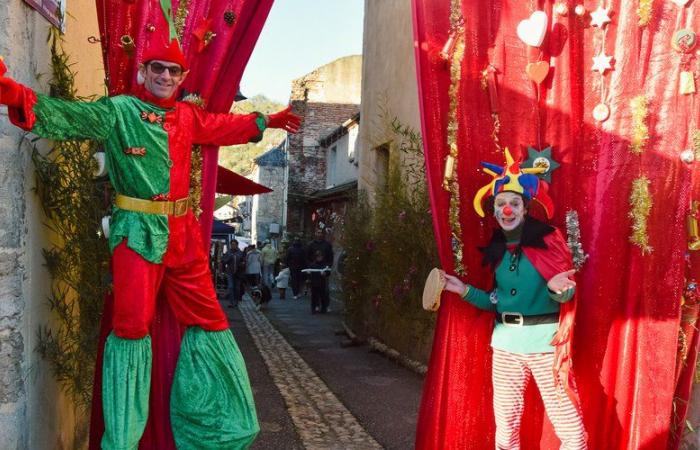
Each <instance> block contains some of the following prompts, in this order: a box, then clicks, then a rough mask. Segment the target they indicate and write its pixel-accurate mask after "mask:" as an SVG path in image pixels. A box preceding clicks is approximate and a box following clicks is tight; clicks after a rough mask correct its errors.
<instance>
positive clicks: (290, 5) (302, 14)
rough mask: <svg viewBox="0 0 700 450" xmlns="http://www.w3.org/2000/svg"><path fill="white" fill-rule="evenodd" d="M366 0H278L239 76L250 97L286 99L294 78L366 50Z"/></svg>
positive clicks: (284, 101) (243, 90)
mask: <svg viewBox="0 0 700 450" xmlns="http://www.w3.org/2000/svg"><path fill="white" fill-rule="evenodd" d="M364 4H365V2H364V0H275V3H274V4H273V5H272V10H271V11H270V15H269V16H268V18H267V22H266V23H265V26H264V28H263V30H262V33H261V34H260V38H259V39H258V43H257V45H256V46H255V49H254V50H253V54H252V56H251V58H250V62H249V63H248V66H247V67H246V70H245V73H244V74H243V79H242V80H241V92H242V93H243V95H245V96H247V97H253V96H255V95H258V94H263V95H265V96H266V97H268V98H270V99H271V100H275V101H278V102H280V103H287V101H288V100H289V94H290V91H291V83H292V80H294V79H296V78H299V77H301V76H303V75H306V74H307V73H309V72H311V71H313V70H314V69H315V68H317V67H319V66H322V65H324V64H326V63H329V62H331V61H333V60H335V59H337V58H339V57H341V56H347V55H359V54H361V53H362V20H363V14H364Z"/></svg>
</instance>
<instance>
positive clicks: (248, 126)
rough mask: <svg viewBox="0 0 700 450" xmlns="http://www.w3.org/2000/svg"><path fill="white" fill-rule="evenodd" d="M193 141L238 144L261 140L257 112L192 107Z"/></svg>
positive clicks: (197, 142) (198, 142)
mask: <svg viewBox="0 0 700 450" xmlns="http://www.w3.org/2000/svg"><path fill="white" fill-rule="evenodd" d="M192 114H193V126H192V130H193V132H192V142H193V143H194V144H201V145H218V146H221V145H236V144H246V143H248V142H251V141H256V140H258V141H259V140H260V138H261V137H262V130H260V128H259V127H258V124H257V123H256V119H257V118H258V114H257V113H251V114H217V113H210V112H207V111H205V110H203V109H202V108H198V107H195V106H193V107H192Z"/></svg>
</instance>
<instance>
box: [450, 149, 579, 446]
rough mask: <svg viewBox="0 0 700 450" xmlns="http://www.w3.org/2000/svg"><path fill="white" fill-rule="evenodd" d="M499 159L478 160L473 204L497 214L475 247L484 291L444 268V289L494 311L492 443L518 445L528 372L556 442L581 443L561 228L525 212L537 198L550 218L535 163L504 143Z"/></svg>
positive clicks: (569, 275) (572, 284) (567, 257)
mask: <svg viewBox="0 0 700 450" xmlns="http://www.w3.org/2000/svg"><path fill="white" fill-rule="evenodd" d="M505 152H506V163H507V164H506V166H505V167H499V166H496V165H494V164H487V163H483V164H484V166H485V167H486V172H487V173H488V174H490V175H491V176H493V180H492V181H491V183H489V184H488V185H486V186H484V187H483V188H482V189H480V190H479V192H478V193H477V196H476V198H475V199H474V208H475V209H476V212H477V213H478V214H479V215H480V216H481V217H484V216H485V213H484V207H483V205H482V203H485V204H487V205H488V207H489V208H490V209H492V211H493V215H494V217H495V219H496V222H498V225H499V228H497V229H496V230H494V232H493V235H492V238H491V241H490V243H489V244H488V245H487V246H486V247H484V248H483V249H482V252H483V254H484V262H485V263H486V264H488V265H489V266H490V268H491V269H492V270H493V279H494V280H495V285H494V286H493V289H492V290H491V291H484V290H481V289H478V288H476V287H474V286H472V285H470V284H466V283H464V282H463V281H462V280H461V279H459V278H458V277H456V276H454V275H449V274H445V278H446V282H447V283H446V285H445V289H447V290H448V291H451V292H454V293H456V294H458V295H460V296H461V297H462V298H463V299H464V300H466V301H467V302H469V303H471V304H472V305H474V306H476V307H477V308H480V309H484V310H487V311H493V312H495V313H496V314H495V325H494V329H493V333H492V336H491V347H492V349H493V410H494V415H495V422H496V448H497V449H519V448H520V420H521V416H522V414H523V410H524V407H525V405H524V403H525V402H524V398H525V397H524V395H525V390H526V388H527V386H528V384H529V382H530V380H534V382H535V383H536V384H537V387H538V390H539V393H540V396H541V397H542V402H543V403H544V407H545V410H546V412H547V416H548V417H549V419H550V421H551V422H552V425H553V426H554V432H555V433H556V435H557V437H558V438H559V439H560V441H561V447H560V448H561V449H565V450H585V449H586V448H587V444H586V432H585V429H584V425H583V419H582V416H581V409H580V401H579V398H578V393H577V390H576V385H575V380H574V377H573V372H572V371H571V352H570V347H571V341H570V339H571V334H572V327H573V315H574V312H575V298H574V293H575V290H576V281H574V279H573V277H574V272H575V271H574V270H573V264H572V258H571V252H570V251H569V248H568V247H567V244H566V240H565V239H564V237H563V236H562V233H561V232H560V231H559V230H558V229H556V228H554V227H552V226H550V225H548V224H546V223H544V222H541V221H539V220H536V219H535V218H533V217H531V216H530V215H529V214H528V213H529V210H530V209H531V208H532V207H533V206H535V205H537V206H541V207H543V208H544V212H545V215H546V217H547V218H551V216H552V213H553V204H552V202H551V200H550V198H549V197H548V196H547V188H548V185H547V184H546V182H545V181H543V180H541V179H539V178H538V177H537V175H536V174H537V173H541V170H540V168H521V167H520V163H519V162H516V161H514V160H513V158H512V156H511V155H510V152H509V151H508V149H506V150H505Z"/></svg>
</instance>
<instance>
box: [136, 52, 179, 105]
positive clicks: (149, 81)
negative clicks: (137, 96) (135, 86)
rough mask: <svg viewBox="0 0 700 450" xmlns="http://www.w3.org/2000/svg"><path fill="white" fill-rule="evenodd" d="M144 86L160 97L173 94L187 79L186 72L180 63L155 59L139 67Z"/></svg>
mask: <svg viewBox="0 0 700 450" xmlns="http://www.w3.org/2000/svg"><path fill="white" fill-rule="evenodd" d="M139 72H140V73H141V76H142V77H143V79H144V87H145V88H146V90H147V91H148V92H150V93H151V94H153V95H155V96H156V97H158V98H162V99H166V98H170V97H172V96H173V94H174V93H175V91H177V88H178V87H180V84H182V82H183V81H184V79H185V75H186V73H185V72H183V71H182V67H180V65H179V64H175V63H171V62H168V61H161V60H158V59H155V60H153V61H149V62H148V63H146V64H145V65H141V67H139Z"/></svg>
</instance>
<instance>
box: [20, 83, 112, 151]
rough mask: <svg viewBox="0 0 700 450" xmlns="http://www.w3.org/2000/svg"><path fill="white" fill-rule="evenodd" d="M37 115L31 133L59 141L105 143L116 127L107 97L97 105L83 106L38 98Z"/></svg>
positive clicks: (110, 103)
mask: <svg viewBox="0 0 700 450" xmlns="http://www.w3.org/2000/svg"><path fill="white" fill-rule="evenodd" d="M34 114H35V115H36V122H35V123H34V126H33V127H32V132H33V133H35V134H37V135H38V136H41V137H44V138H47V139H54V140H57V141H63V140H68V139H94V140H98V141H104V140H106V139H107V137H108V136H109V134H110V133H111V132H112V130H113V129H114V125H115V123H116V111H115V108H114V105H113V104H112V101H111V100H110V99H109V98H108V97H105V98H102V99H100V100H98V101H95V102H80V101H70V100H63V99H59V98H54V97H49V96H47V95H43V94H37V103H36V104H35V105H34Z"/></svg>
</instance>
